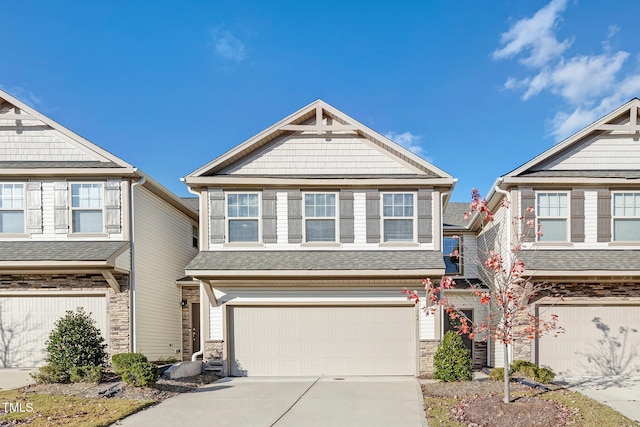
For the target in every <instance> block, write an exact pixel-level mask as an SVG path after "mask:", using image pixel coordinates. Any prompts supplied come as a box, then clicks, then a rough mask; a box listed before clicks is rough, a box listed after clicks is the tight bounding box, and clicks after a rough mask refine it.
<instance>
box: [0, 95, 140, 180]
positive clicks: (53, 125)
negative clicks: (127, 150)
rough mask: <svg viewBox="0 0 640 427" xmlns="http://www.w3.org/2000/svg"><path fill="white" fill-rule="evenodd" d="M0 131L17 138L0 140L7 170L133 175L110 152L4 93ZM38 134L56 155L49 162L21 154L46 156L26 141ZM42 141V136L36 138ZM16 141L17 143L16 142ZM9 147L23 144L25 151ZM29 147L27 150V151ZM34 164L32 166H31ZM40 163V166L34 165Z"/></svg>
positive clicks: (127, 166)
mask: <svg viewBox="0 0 640 427" xmlns="http://www.w3.org/2000/svg"><path fill="white" fill-rule="evenodd" d="M0 128H10V129H12V130H15V131H16V134H17V135H19V136H17V137H16V136H12V137H11V138H9V139H7V140H3V139H2V138H0V147H2V144H7V145H6V147H7V148H6V149H5V150H4V151H3V153H2V160H3V167H5V168H8V169H12V170H15V169H32V168H38V167H42V166H45V167H47V168H60V169H69V168H85V167H88V168H107V169H114V168H116V169H117V168H122V169H127V170H129V171H133V169H134V168H133V166H132V165H130V164H129V163H127V162H125V161H124V160H122V159H120V158H119V157H116V156H114V155H113V154H111V153H110V152H108V151H106V150H104V149H103V148H101V147H99V146H97V145H95V144H94V143H92V142H90V141H89V140H87V139H85V138H83V137H82V136H80V135H78V134H77V133H75V132H73V131H71V130H69V129H67V128H66V127H64V126H62V125H61V124H59V123H57V122H56V121H54V120H52V119H50V118H49V117H47V116H45V115H44V114H42V113H40V112H38V111H36V110H35V109H34V108H32V107H30V106H28V105H27V104H25V103H24V102H22V101H20V100H19V99H17V98H14V97H13V96H11V95H10V94H8V93H7V92H5V91H3V90H0ZM31 131H38V132H40V133H42V134H44V135H46V139H47V141H48V143H49V144H52V145H55V147H56V149H57V150H58V151H59V152H60V153H65V154H60V155H57V156H49V157H53V158H46V159H44V158H34V157H33V155H32V156H31V157H30V156H29V155H28V154H25V153H37V152H41V153H42V156H43V157H44V156H46V155H47V153H48V151H45V150H42V147H41V145H40V144H42V142H41V141H38V145H34V144H33V139H29V132H31ZM40 138H42V136H40ZM16 140H18V141H17V142H16ZM12 144H14V145H15V144H21V145H22V144H24V146H25V148H21V149H20V150H15V149H13V148H14V145H12ZM28 145H32V147H31V148H27V146H28ZM32 162H34V163H32ZM40 162H42V164H38V163H40Z"/></svg>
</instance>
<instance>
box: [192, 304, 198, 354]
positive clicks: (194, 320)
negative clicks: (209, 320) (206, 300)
mask: <svg viewBox="0 0 640 427" xmlns="http://www.w3.org/2000/svg"><path fill="white" fill-rule="evenodd" d="M199 350H200V303H199V302H192V303H191V354H193V353H195V352H196V351H199Z"/></svg>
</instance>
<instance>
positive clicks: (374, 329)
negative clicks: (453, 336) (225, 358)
mask: <svg viewBox="0 0 640 427" xmlns="http://www.w3.org/2000/svg"><path fill="white" fill-rule="evenodd" d="M416 323H417V321H416V312H415V307H413V306H390V307H389V306H372V307H362V306H354V307H351V306H350V307H345V306H309V307H306V306H302V307H298V306H295V307H292V306H277V307H273V306H269V307H263V306H245V307H242V306H236V307H230V308H229V337H230V352H229V359H230V366H231V375H233V376H246V375H250V376H287V375H294V376H303V375H312V376H315V375H338V376H339V375H415V373H416V354H417V349H416V343H417V336H416Z"/></svg>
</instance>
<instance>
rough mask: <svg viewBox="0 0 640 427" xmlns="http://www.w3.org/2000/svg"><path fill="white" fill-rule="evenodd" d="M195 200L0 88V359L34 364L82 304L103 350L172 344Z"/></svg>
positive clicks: (0, 363) (155, 349) (161, 354)
mask: <svg viewBox="0 0 640 427" xmlns="http://www.w3.org/2000/svg"><path fill="white" fill-rule="evenodd" d="M194 227H197V211H196V210H195V209H193V208H192V207H190V206H189V205H188V204H186V203H184V202H183V201H182V200H181V199H179V198H178V197H176V196H174V195H173V194H172V193H170V192H169V191H168V190H167V189H165V188H164V187H162V186H161V185H159V184H158V183H157V182H155V181H153V180H152V179H151V178H149V177H148V176H146V175H145V174H143V173H142V172H141V171H139V170H137V169H136V168H135V167H133V166H131V165H130V164H128V163H126V162H125V161H123V160H121V159H120V158H118V157H116V156H114V155H112V154H111V153H108V152H107V151H105V150H103V149H101V148H100V147H98V146H96V145H94V144H93V143H91V142H89V141H87V140H86V139H84V138H82V137H81V136H79V135H77V134H75V133H73V132H72V131H70V130H68V129H66V128H64V127H63V126H61V125H60V124H58V123H56V122H54V121H53V120H51V119H49V118H48V117H45V116H44V115H42V114H40V113H39V112H37V111H35V110H34V109H33V108H31V107H29V106H27V105H26V104H24V103H23V102H21V101H19V100H17V99H15V98H14V97H12V96H11V95H9V94H7V93H6V92H3V91H0V367H14V366H21V367H23V366H37V365H41V364H42V363H43V359H44V356H45V352H44V346H45V344H44V342H45V340H46V339H47V337H48V334H49V332H50V331H51V329H52V328H53V326H54V322H55V321H56V320H57V319H59V318H60V317H62V316H63V315H64V314H65V311H66V310H75V309H76V307H83V308H84V309H85V311H87V312H90V313H91V315H92V317H93V318H94V319H95V321H96V323H97V326H98V327H99V328H100V330H101V331H102V334H103V336H104V337H105V339H106V342H107V344H108V351H109V352H110V353H111V354H114V353H120V352H127V351H140V352H143V353H144V354H146V355H147V356H148V357H149V358H150V359H152V360H154V359H158V358H167V357H177V358H181V357H182V355H181V353H182V331H181V326H180V324H181V308H180V298H181V296H180V290H179V288H178V287H176V284H175V281H176V279H177V278H179V277H181V276H183V275H184V267H185V265H187V263H188V262H189V261H190V260H191V259H192V258H193V257H194V256H195V255H196V253H197V249H196V248H195V247H194V243H195V244H196V246H197V242H194V239H193V229H194Z"/></svg>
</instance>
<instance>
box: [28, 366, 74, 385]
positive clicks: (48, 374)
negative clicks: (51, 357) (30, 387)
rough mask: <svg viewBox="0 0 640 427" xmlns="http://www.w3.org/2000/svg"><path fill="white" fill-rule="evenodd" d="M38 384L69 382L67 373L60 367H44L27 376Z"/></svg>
mask: <svg viewBox="0 0 640 427" xmlns="http://www.w3.org/2000/svg"><path fill="white" fill-rule="evenodd" d="M29 375H30V376H31V378H33V379H34V380H35V382H36V383H38V384H51V383H65V382H68V381H69V373H68V372H66V371H65V370H64V369H63V368H62V367H60V366H55V365H45V366H42V367H41V368H39V369H38V370H37V371H34V372H31V373H30V374H29Z"/></svg>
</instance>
